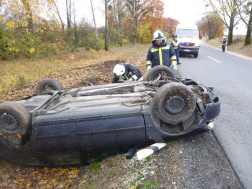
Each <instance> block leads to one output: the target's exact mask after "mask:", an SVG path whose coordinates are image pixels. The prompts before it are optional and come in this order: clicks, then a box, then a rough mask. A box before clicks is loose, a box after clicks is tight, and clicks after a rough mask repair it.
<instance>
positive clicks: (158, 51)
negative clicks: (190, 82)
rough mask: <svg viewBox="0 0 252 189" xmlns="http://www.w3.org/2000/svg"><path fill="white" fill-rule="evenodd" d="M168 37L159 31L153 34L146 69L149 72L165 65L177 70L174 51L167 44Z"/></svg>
mask: <svg viewBox="0 0 252 189" xmlns="http://www.w3.org/2000/svg"><path fill="white" fill-rule="evenodd" d="M165 39H166V37H165V36H164V34H163V33H162V32H161V31H159V30H157V31H155V32H154V34H153V39H152V46H151V48H150V49H149V51H148V54H147V61H146V67H147V71H148V72H149V71H150V69H151V68H153V67H155V66H158V65H164V66H167V67H169V68H170V67H171V65H173V69H177V61H176V56H175V52H174V49H173V47H172V45H171V44H170V43H167V42H165Z"/></svg>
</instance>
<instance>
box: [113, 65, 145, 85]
mask: <svg viewBox="0 0 252 189" xmlns="http://www.w3.org/2000/svg"><path fill="white" fill-rule="evenodd" d="M113 72H114V77H113V80H112V83H119V79H120V78H121V79H123V80H125V81H141V80H143V74H142V72H141V71H140V70H139V69H138V68H137V67H136V66H134V65H133V64H131V63H124V64H117V65H115V67H114V70H113Z"/></svg>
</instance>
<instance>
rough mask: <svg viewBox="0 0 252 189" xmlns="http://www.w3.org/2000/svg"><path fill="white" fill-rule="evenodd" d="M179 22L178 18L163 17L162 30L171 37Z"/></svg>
mask: <svg viewBox="0 0 252 189" xmlns="http://www.w3.org/2000/svg"><path fill="white" fill-rule="evenodd" d="M178 24H180V23H179V21H178V20H176V19H173V18H164V23H163V30H164V31H165V32H167V33H168V34H169V37H171V35H172V33H173V31H174V29H175V28H176V26H177V25H178Z"/></svg>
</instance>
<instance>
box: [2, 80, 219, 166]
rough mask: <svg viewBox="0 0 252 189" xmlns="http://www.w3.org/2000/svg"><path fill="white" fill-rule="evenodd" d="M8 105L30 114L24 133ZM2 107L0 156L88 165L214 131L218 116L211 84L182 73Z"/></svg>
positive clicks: (21, 161) (32, 162)
mask: <svg viewBox="0 0 252 189" xmlns="http://www.w3.org/2000/svg"><path fill="white" fill-rule="evenodd" d="M183 86H184V88H183ZM169 87H171V88H172V87H175V88H174V89H172V90H171V91H167V90H166V89H167V88H169ZM181 87H182V88H183V89H182V88H181ZM184 89H185V90H188V91H189V92H190V91H191V93H190V95H191V96H190V95H188V94H184V91H183V90H184ZM161 98H162V99H161ZM190 98H192V99H190ZM9 103H10V104H11V107H12V103H15V104H16V105H17V108H16V109H19V108H20V107H22V108H23V109H25V111H27V112H28V114H27V115H28V116H29V118H28V119H27V120H28V121H27V123H26V124H27V126H26V131H25V132H22V134H20V127H22V126H21V125H20V124H21V121H20V120H18V116H17V115H15V113H13V112H11V111H10V112H9V109H8V107H9V106H8V105H9ZM0 107H7V108H2V110H1V109H0V130H1V131H0V134H1V136H0V158H1V159H3V160H6V161H11V162H14V163H17V164H22V165H27V166H65V165H79V164H90V163H92V162H95V161H100V160H102V159H104V158H106V157H108V156H111V155H116V154H118V153H125V152H128V153H127V154H126V157H127V158H131V157H132V156H133V155H134V153H135V151H136V150H137V149H140V148H143V147H146V146H148V145H151V144H154V143H160V142H167V141H168V140H170V139H172V138H177V137H182V136H188V135H192V134H197V133H201V132H205V131H209V130H212V129H213V121H214V118H216V117H217V116H218V115H219V113H220V101H219V98H218V97H217V96H216V95H215V94H214V93H213V92H212V91H211V90H210V89H209V88H208V87H206V86H204V85H202V84H199V83H198V82H196V81H194V80H192V79H184V78H169V79H166V80H162V81H136V82H124V83H119V84H107V85H95V86H87V87H80V88H73V89H63V90H46V91H45V92H44V95H38V96H30V97H27V98H25V99H21V100H19V101H16V102H5V103H2V104H1V106H0ZM3 109H4V110H5V111H3ZM160 111H161V113H162V111H163V113H164V115H165V116H163V117H162V115H161V116H160ZM8 112H9V113H8ZM188 112H190V113H189V114H188ZM166 115H167V116H168V117H169V118H168V119H167V116H166ZM12 119H13V120H12ZM8 120H9V121H8ZM15 124H16V125H18V124H19V128H18V129H19V130H18V129H14V128H15ZM6 131H10V132H6Z"/></svg>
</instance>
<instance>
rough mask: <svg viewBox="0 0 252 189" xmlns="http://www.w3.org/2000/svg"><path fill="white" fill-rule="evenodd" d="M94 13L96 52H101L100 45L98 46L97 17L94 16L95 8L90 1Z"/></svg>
mask: <svg viewBox="0 0 252 189" xmlns="http://www.w3.org/2000/svg"><path fill="white" fill-rule="evenodd" d="M90 3H91V8H92V13H93V19H94V27H95V39H96V50H97V51H99V45H98V34H97V28H96V23H95V15H94V8H93V2H92V0H90Z"/></svg>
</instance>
